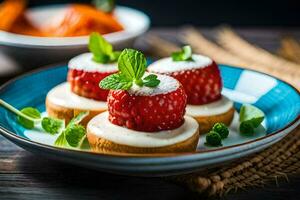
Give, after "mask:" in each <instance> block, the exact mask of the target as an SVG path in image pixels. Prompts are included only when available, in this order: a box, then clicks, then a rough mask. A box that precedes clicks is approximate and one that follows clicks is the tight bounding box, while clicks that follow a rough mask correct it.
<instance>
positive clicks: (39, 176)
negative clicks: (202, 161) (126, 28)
mask: <svg viewBox="0 0 300 200" xmlns="http://www.w3.org/2000/svg"><path fill="white" fill-rule="evenodd" d="M154 32H155V33H158V34H161V35H164V36H166V37H168V38H170V39H172V37H173V36H174V35H175V34H176V31H175V30H174V29H157V30H154ZM204 32H205V34H206V35H208V36H210V37H212V36H213V32H212V31H211V30H205V31H204ZM239 33H241V34H242V35H243V36H245V37H246V38H247V39H248V40H249V41H251V42H254V43H256V44H258V45H260V46H262V47H264V48H266V49H269V50H272V51H275V50H276V49H277V48H278V47H279V43H278V39H279V37H280V36H282V35H286V34H292V35H295V36H296V37H298V38H299V39H300V31H299V29H298V30H295V29H294V30H292V29H289V30H279V29H273V30H266V29H265V30H262V29H260V30H259V29H243V30H239ZM142 41H143V40H142V39H141V40H140V41H139V42H138V44H137V45H138V47H140V48H142V49H145V50H146V49H147V46H145V45H144V44H143V42H142ZM5 79H7V77H3V78H2V79H1V81H3V80H5ZM227 198H228V199H233V200H244V199H245V200H246V199H256V200H259V199H263V200H266V199H268V200H281V199H284V200H287V199H292V200H298V199H300V176H296V177H289V182H287V181H284V182H279V184H278V185H276V184H271V185H269V186H266V187H265V188H253V189H250V190H248V191H239V192H238V193H232V194H230V195H229V196H227ZM0 199H1V200H2V199H48V200H50V199H105V200H109V199H139V200H141V199H156V200H160V199H174V200H175V199H199V197H198V196H197V194H194V193H191V192H190V191H189V190H188V189H186V188H184V187H182V186H179V185H176V184H174V183H171V182H169V181H168V180H167V179H161V178H139V177H126V176H119V175H112V174H106V173H102V172H99V171H94V170H90V169H85V168H81V167H77V166H72V165H68V164H64V163H58V162H56V161H53V160H48V159H47V158H43V157H38V156H35V155H33V154H31V153H29V152H26V151H24V150H22V149H20V148H18V147H17V146H16V145H14V144H12V143H11V142H9V141H7V140H6V139H5V138H3V137H2V136H0Z"/></svg>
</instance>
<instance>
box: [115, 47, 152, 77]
mask: <svg viewBox="0 0 300 200" xmlns="http://www.w3.org/2000/svg"><path fill="white" fill-rule="evenodd" d="M146 66H147V60H146V58H145V56H144V54H142V53H141V52H139V51H137V50H134V49H124V50H123V51H122V53H121V55H120V57H119V60H118V68H119V71H120V72H121V73H122V74H123V75H124V76H125V77H126V78H127V79H129V80H134V81H135V80H139V79H141V78H142V77H143V75H144V73H145V71H146Z"/></svg>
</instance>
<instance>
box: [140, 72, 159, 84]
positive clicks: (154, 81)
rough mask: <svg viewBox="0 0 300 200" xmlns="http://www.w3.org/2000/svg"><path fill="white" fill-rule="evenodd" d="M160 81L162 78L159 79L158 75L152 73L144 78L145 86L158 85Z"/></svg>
mask: <svg viewBox="0 0 300 200" xmlns="http://www.w3.org/2000/svg"><path fill="white" fill-rule="evenodd" d="M159 83H160V80H158V79H157V76H156V75H154V74H150V75H148V76H146V77H145V78H144V79H143V84H144V86H147V87H156V86H158V85H159Z"/></svg>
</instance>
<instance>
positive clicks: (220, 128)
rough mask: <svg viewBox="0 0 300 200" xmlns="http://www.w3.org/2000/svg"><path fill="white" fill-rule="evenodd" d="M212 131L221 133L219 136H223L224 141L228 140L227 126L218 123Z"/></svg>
mask: <svg viewBox="0 0 300 200" xmlns="http://www.w3.org/2000/svg"><path fill="white" fill-rule="evenodd" d="M212 130H213V131H215V132H217V133H219V135H220V136H221V138H222V139H225V138H227V137H228V135H229V130H228V127H227V126H226V125H225V124H223V123H220V122H219V123H216V124H215V125H214V126H213V128H212Z"/></svg>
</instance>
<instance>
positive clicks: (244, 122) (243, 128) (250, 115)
mask: <svg viewBox="0 0 300 200" xmlns="http://www.w3.org/2000/svg"><path fill="white" fill-rule="evenodd" d="M264 118H265V114H264V113H263V111H261V110H260V109H259V108H257V107H255V106H252V105H248V104H246V105H243V106H242V107H241V109H240V117H239V120H240V132H241V133H245V134H253V133H254V129H255V128H257V127H258V126H259V125H260V124H261V123H262V121H263V120H264Z"/></svg>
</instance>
